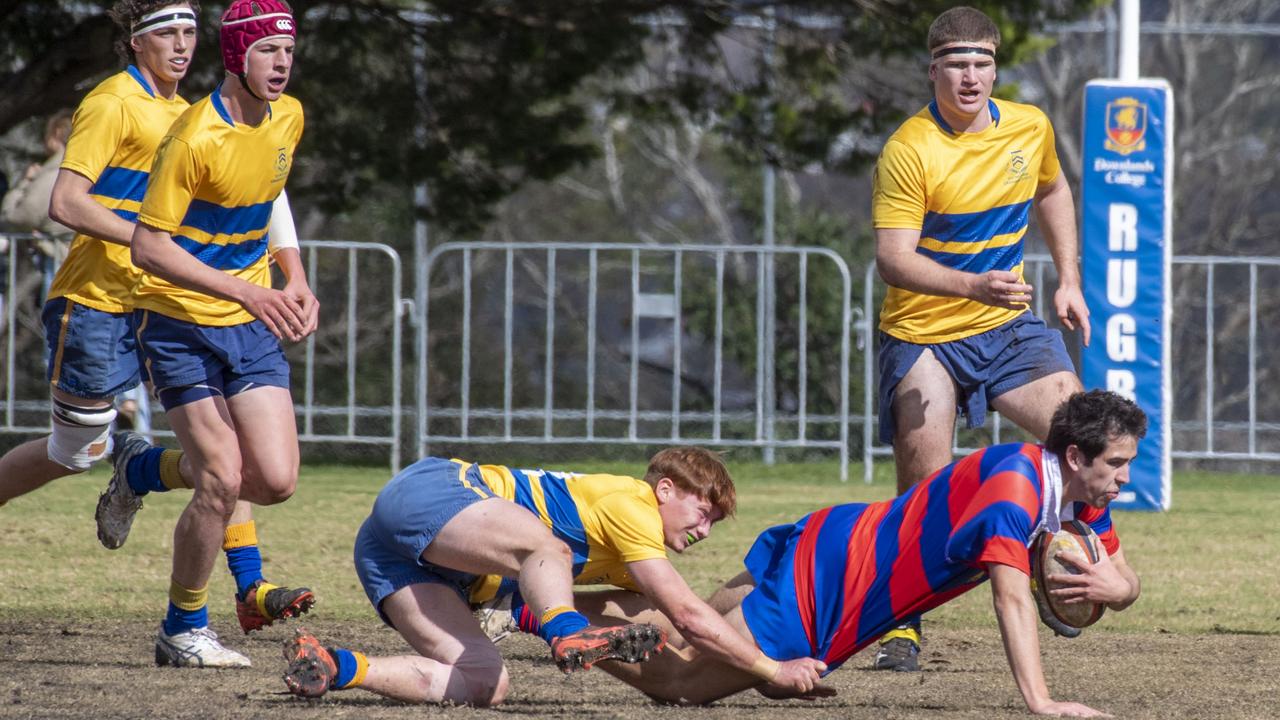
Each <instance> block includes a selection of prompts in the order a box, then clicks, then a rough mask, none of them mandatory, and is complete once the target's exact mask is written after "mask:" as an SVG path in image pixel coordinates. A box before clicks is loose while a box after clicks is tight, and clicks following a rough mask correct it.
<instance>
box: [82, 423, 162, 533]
mask: <svg viewBox="0 0 1280 720" xmlns="http://www.w3.org/2000/svg"><path fill="white" fill-rule="evenodd" d="M111 445H112V448H113V449H112V451H111V468H112V469H111V479H110V480H109V481H107V490H106V492H104V493H102V494H101V495H99V496H98V507H97V509H96V510H94V512H93V519H94V520H95V521H96V522H97V524H98V542H100V543H102V546H103V547H105V548H106V549H108V550H115V549H117V548H119V547H120V546H121V545H124V541H125V540H128V539H129V530H130V529H132V528H133V516H134V515H136V514H137V513H138V511H139V510H141V509H142V498H141V497H138V495H137V493H135V492H134V491H133V488H131V487H129V476H128V474H127V470H128V467H129V461H130V460H132V459H134V458H135V457H137V456H139V455H141V454H142V453H144V452H146V451H148V450H150V449H151V448H152V447H154V446H153V445H152V444H151V443H149V442H147V439H146V438H144V437H142V436H141V435H139V434H138V433H136V432H130V431H125V432H118V433H116V434H115V435H112V436H111Z"/></svg>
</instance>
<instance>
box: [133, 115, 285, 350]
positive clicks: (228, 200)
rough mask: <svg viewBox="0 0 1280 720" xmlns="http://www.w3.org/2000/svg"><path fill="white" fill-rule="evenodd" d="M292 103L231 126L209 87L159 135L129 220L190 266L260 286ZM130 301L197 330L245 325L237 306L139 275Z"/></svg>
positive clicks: (246, 317)
mask: <svg viewBox="0 0 1280 720" xmlns="http://www.w3.org/2000/svg"><path fill="white" fill-rule="evenodd" d="M302 124H303V120H302V105H301V104H299V103H298V101H297V100H294V99H293V98H291V97H288V96H282V97H281V98H280V99H279V100H277V101H275V102H273V103H271V104H270V106H269V109H268V112H267V116H266V117H265V118H264V119H263V121H262V122H261V123H259V124H258V125H257V126H249V125H245V124H243V123H236V122H234V121H232V119H231V116H230V115H229V114H228V113H227V110H226V108H225V107H224V106H223V103H222V99H221V97H220V96H219V95H218V91H216V90H215V91H214V93H213V94H212V95H210V96H209V97H206V98H205V99H203V100H201V101H200V102H197V103H196V104H195V105H192V106H191V108H190V109H189V110H187V111H186V112H185V113H183V114H182V116H181V117H180V118H178V120H177V121H176V122H174V124H173V127H171V128H170V129H169V133H168V134H167V135H166V136H165V138H164V141H163V142H162V143H161V145H160V149H159V151H157V153H156V160H155V164H154V165H153V166H152V168H151V182H150V183H149V184H148V186H147V193H146V196H145V197H144V198H143V200H142V210H141V212H140V213H139V215H138V220H139V222H142V223H145V224H147V225H150V226H151V227H154V228H156V229H158V230H163V231H165V232H168V233H169V234H170V235H171V236H172V237H173V241H174V242H176V243H177V244H178V246H179V247H181V248H182V249H183V250H186V251H187V252H189V253H191V254H192V255H193V256H195V258H196V259H198V260H199V261H200V262H202V263H204V264H205V265H208V266H209V267H212V268H215V269H217V270H221V271H223V272H226V273H230V274H232V275H235V276H236V277H238V278H240V279H242V280H246V281H248V282H251V283H254V284H255V285H259V286H261V287H270V285H271V274H270V271H269V270H268V268H267V242H268V239H267V225H268V223H269V222H270V220H271V204H272V202H274V201H275V199H276V196H277V195H279V194H280V190H281V189H283V188H284V184H285V180H286V179H287V178H288V177H289V169H290V168H291V166H292V165H293V152H294V149H295V148H296V147H297V146H298V140H299V138H301V137H302ZM134 294H135V305H136V306H137V307H139V308H142V309H146V310H152V311H155V312H158V313H160V314H162V315H167V316H169V317H172V318H177V319H179V320H184V321H186V322H192V323H196V324H198V325H216V326H229V325H239V324H241V323H246V322H249V321H251V320H253V316H252V315H250V314H249V312H248V311H247V310H245V309H244V308H243V307H241V306H240V304H239V303H235V302H232V301H230V300H223V299H221V298H215V297H212V296H210V295H206V294H204V293H202V292H199V291H196V290H189V289H186V288H182V287H178V286H177V285H174V284H173V283H171V282H169V281H167V280H165V279H163V278H159V277H156V276H155V275H152V274H150V273H143V275H142V277H141V279H140V280H139V282H138V285H137V287H136V289H135V293H134Z"/></svg>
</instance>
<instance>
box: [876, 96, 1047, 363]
mask: <svg viewBox="0 0 1280 720" xmlns="http://www.w3.org/2000/svg"><path fill="white" fill-rule="evenodd" d="M989 107H990V109H991V118H992V121H993V122H992V123H991V125H989V126H988V127H987V128H986V129H985V130H982V131H980V132H975V133H964V132H961V133H957V132H952V130H951V128H950V127H949V126H948V125H947V123H946V121H945V120H943V118H942V115H941V114H940V113H939V112H938V110H937V105H936V103H930V105H929V106H927V107H925V108H924V109H923V110H921V111H920V112H918V113H916V114H915V115H914V116H913V117H911V118H909V119H908V120H907V121H906V122H905V123H903V124H902V127H900V128H898V130H897V131H896V132H895V133H894V134H893V135H892V136H891V137H890V138H889V141H888V142H887V143H885V146H884V150H883V151H882V152H881V154H880V159H879V160H878V161H877V163H876V170H875V184H874V189H873V193H872V208H871V214H872V222H873V224H874V225H875V227H876V228H877V229H892V228H898V229H911V230H920V241H919V243H918V244H917V245H916V252H918V253H920V254H921V255H925V256H926V257H929V258H931V259H933V260H934V261H936V262H938V263H940V264H942V265H945V266H947V267H949V268H953V269H956V270H963V271H965V272H971V273H975V274H978V273H984V272H987V271H988V270H1009V271H1012V272H1015V273H1018V276H1019V277H1021V276H1022V248H1023V236H1024V235H1025V234H1026V232H1027V222H1028V219H1029V217H1030V212H1031V208H1032V199H1033V198H1034V197H1035V194H1036V191H1037V190H1038V189H1039V188H1042V187H1044V186H1045V185H1047V184H1049V183H1051V182H1053V181H1054V180H1055V179H1056V178H1057V177H1058V173H1059V172H1060V170H1061V168H1060V166H1059V163H1058V153H1057V151H1056V149H1055V148H1054V135H1053V126H1052V125H1051V124H1050V123H1049V118H1047V117H1045V114H1044V113H1043V112H1041V111H1040V110H1039V109H1038V108H1036V107H1033V106H1031V105H1023V104H1020V103H1014V102H1007V101H1003V100H992V101H990V106H989ZM1021 312H1022V311H1021V310H1008V309H1005V308H998V307H993V306H991V305H984V304H983V303H979V302H974V301H972V300H968V299H965V298H957V297H941V296H937V295H924V294H920V293H914V292H911V291H909V290H904V289H902V288H896V287H890V288H889V291H888V294H887V295H886V296H885V299H884V305H883V306H882V307H881V309H880V329H881V330H882V331H884V332H886V333H888V334H889V335H892V336H893V337H896V338H898V339H900V340H906V341H907V342H913V343H922V344H925V343H940V342H949V341H952V340H959V339H961V338H965V337H970V336H973V335H977V334H979V333H982V332H986V331H987V330H990V329H992V328H994V327H997V326H999V325H1001V324H1003V323H1005V322H1007V321H1008V320H1010V319H1011V318H1013V317H1016V316H1017V315H1019V314H1020V313H1021Z"/></svg>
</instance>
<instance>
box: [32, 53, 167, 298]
mask: <svg viewBox="0 0 1280 720" xmlns="http://www.w3.org/2000/svg"><path fill="white" fill-rule="evenodd" d="M188 107H189V104H188V103H187V101H186V100H183V99H182V98H180V97H176V96H175V97H174V99H172V100H169V99H168V98H165V97H163V96H160V95H156V93H155V90H154V89H153V88H152V87H151V86H150V84H148V83H147V81H146V79H145V78H144V77H143V76H142V73H140V72H138V69H137V68H136V67H134V66H132V65H130V66H129V68H128V69H127V70H125V71H124V72H120V73H117V74H115V75H112V76H111V77H109V78H107V79H106V80H103V81H102V82H101V83H99V84H98V86H97V87H95V88H94V89H93V90H92V91H90V92H89V94H88V95H86V96H85V98H84V100H82V101H81V102H80V106H79V107H78V108H76V113H75V115H74V116H73V118H72V120H71V136H70V137H69V138H67V153H66V156H65V157H64V158H63V160H62V165H61V167H64V168H66V169H68V170H71V171H73V172H76V173H78V174H80V175H83V176H84V177H86V178H88V179H89V180H90V181H92V182H93V186H92V187H91V188H90V189H89V193H90V195H92V196H93V199H94V200H96V201H98V202H99V203H101V204H102V205H103V206H105V207H107V208H108V209H110V210H111V211H112V212H114V213H115V214H117V215H119V216H120V217H122V218H124V219H125V220H128V221H130V222H133V221H134V220H136V219H137V217H138V208H139V207H140V206H141V204H142V196H143V193H144V192H145V191H146V189H147V177H148V175H149V173H150V171H151V161H152V160H153V159H154V158H155V154H156V148H157V147H159V145H160V140H161V139H162V138H164V134H165V132H167V131H168V130H169V126H170V125H172V124H173V121H174V120H176V119H177V118H178V116H179V115H181V114H182V112H183V111H184V110H186V109H187V108H188ZM140 274H141V272H140V271H139V270H138V269H137V268H136V267H134V265H133V262H132V261H131V260H130V259H129V248H128V247H126V246H124V245H117V244H115V243H110V242H107V241H105V240H100V239H98V238H95V237H90V236H88V235H83V234H77V235H76V237H75V239H74V240H73V241H72V242H71V249H70V251H69V252H68V253H67V259H66V260H65V261H64V262H63V263H62V267H61V268H59V269H58V273H57V275H55V276H54V278H53V284H52V285H51V286H50V288H49V297H50V298H57V297H66V298H69V299H71V300H74V301H75V302H78V303H80V304H82V305H87V306H89V307H91V308H94V309H96V310H102V311H104V312H116V313H118V312H128V311H129V310H132V309H133V297H132V296H133V287H134V284H135V283H136V282H137V280H138V276H139V275H140Z"/></svg>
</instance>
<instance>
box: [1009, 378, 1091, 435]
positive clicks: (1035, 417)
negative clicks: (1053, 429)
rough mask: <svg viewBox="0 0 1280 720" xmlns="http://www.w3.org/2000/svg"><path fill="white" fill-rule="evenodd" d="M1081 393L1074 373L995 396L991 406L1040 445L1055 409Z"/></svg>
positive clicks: (1035, 382)
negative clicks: (1033, 437) (1030, 435)
mask: <svg viewBox="0 0 1280 720" xmlns="http://www.w3.org/2000/svg"><path fill="white" fill-rule="evenodd" d="M1083 389H1084V386H1082V385H1081V384H1080V378H1078V377H1076V374H1075V373H1072V372H1065V371H1064V372H1057V373H1054V374H1052V375H1046V376H1045V377H1042V378H1040V379H1039V380H1033V381H1032V382H1029V383H1027V384H1026V385H1022V386H1020V387H1016V388H1014V389H1012V390H1010V391H1008V392H1006V393H1001V394H1000V395H997V396H996V397H994V398H992V399H991V406H992V407H993V408H995V409H996V411H997V412H999V413H1000V415H1001V416H1003V417H1004V418H1006V419H1008V420H1012V421H1013V422H1014V423H1015V424H1016V425H1017V426H1018V427H1020V428H1022V429H1023V430H1026V431H1027V432H1029V433H1031V434H1032V435H1034V436H1035V438H1036V439H1037V440H1040V441H1041V442H1043V441H1044V439H1045V438H1046V437H1048V435H1049V422H1050V421H1051V420H1052V419H1053V413H1054V412H1055V411H1056V410H1057V409H1058V406H1059V405H1061V404H1062V403H1063V402H1064V401H1065V400H1066V399H1067V398H1069V397H1071V396H1072V395H1074V394H1075V393H1077V392H1080V391H1081V390H1083Z"/></svg>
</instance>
